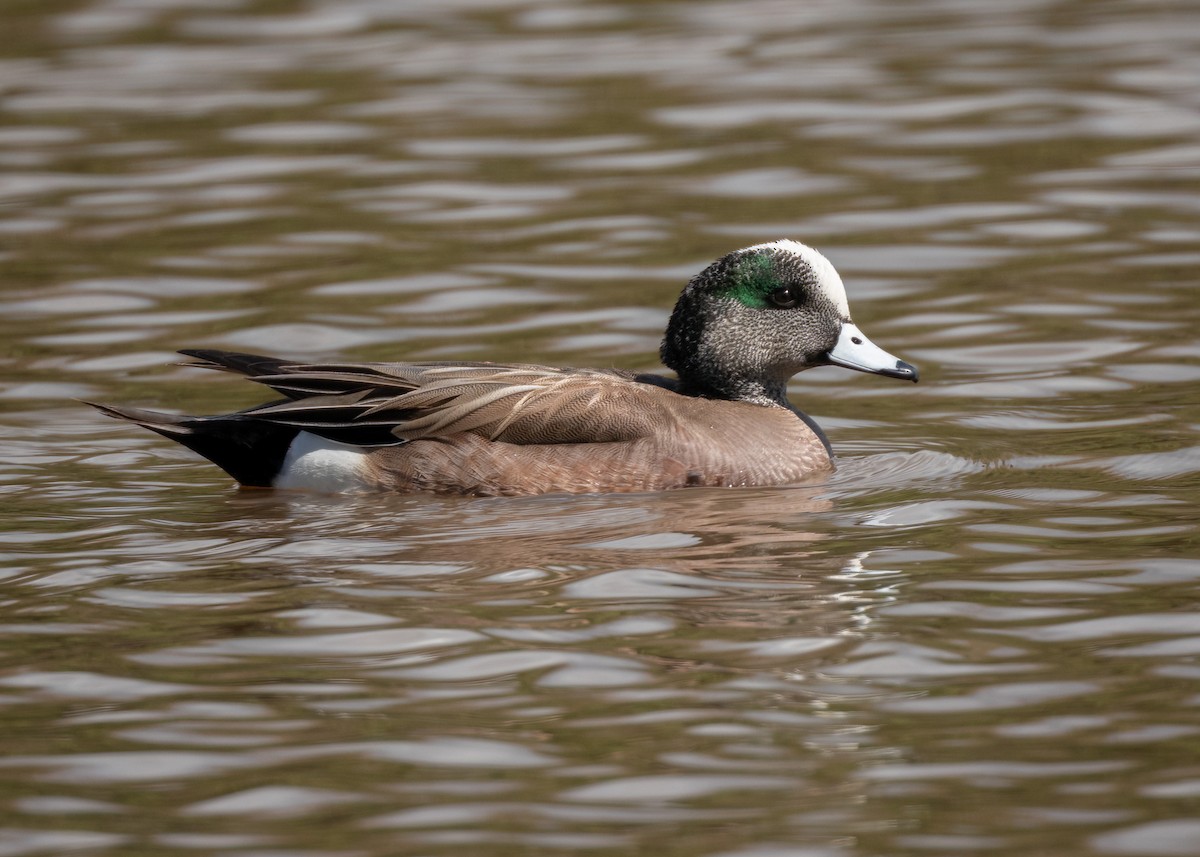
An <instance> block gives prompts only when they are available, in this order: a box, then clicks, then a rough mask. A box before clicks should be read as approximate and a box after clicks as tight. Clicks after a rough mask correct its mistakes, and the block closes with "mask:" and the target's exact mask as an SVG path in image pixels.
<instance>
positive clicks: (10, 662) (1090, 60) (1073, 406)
mask: <svg viewBox="0 0 1200 857" xmlns="http://www.w3.org/2000/svg"><path fill="white" fill-rule="evenodd" d="M0 32H2V33H3V34H4V37H3V38H0V290H2V291H0V333H2V337H3V338H2V340H0V341H2V343H3V347H2V348H0V366H2V367H3V374H2V375H0V504H2V506H0V508H3V516H2V517H0V521H2V525H0V598H2V599H3V604H4V609H3V614H2V617H0V634H2V635H3V641H4V649H3V657H4V664H3V669H2V672H0V736H2V737H0V747H2V754H0V855H26V854H29V855H40V854H55V855H57V854H77V853H78V854H89V855H91V854H95V855H121V857H124V855H169V857H175V855H188V854H215V855H230V857H282V855H288V857H291V855H304V857H334V855H337V857H342V855H354V857H360V855H361V856H362V857H375V855H378V856H379V857H384V855H394V854H428V855H441V854H454V855H460V854H471V855H497V857H501V855H517V854H521V855H524V854H539V855H541V854H546V855H550V854H554V855H558V854H575V853H579V854H587V855H608V854H611V855H626V854H653V855H681V857H682V855H686V856H687V857H891V856H892V855H923V854H931V855H932V854H938V855H941V854H953V855H966V854H975V853H981V854H988V855H998V857H1016V856H1017V855H1019V857H1064V855H1089V857H1090V855H1129V857H1140V856H1141V855H1145V857H1170V856H1171V855H1193V854H1197V853H1200V810H1198V808H1197V807H1198V806H1200V800H1198V799H1200V749H1198V748H1200V740H1198V736H1200V718H1198V716H1197V710H1198V706H1200V661H1198V657H1200V611H1198V610H1197V599H1198V596H1200V592H1198V586H1197V584H1198V581H1200V525H1198V523H1197V513H1196V509H1197V505H1198V503H1200V396H1198V394H1197V386H1198V383H1200V340H1198V339H1197V336H1196V330H1197V322H1198V319H1200V312H1198V309H1200V297H1198V293H1197V284H1196V274H1195V272H1196V269H1197V265H1198V263H1200V88H1198V87H1197V86H1196V81H1197V80H1200V59H1198V58H1200V7H1197V6H1196V5H1195V4H1186V3H1166V2H1135V0H1111V2H1106V0H1102V1H1101V2H1092V0H1063V2H1051V1H1050V0H1021V2H1015V3H1003V4H1002V3H991V4H983V3H950V2H937V0H917V2H911V3H882V2H868V1H867V0H843V2H838V3H826V2H818V3H800V2H777V0H743V2H737V3H734V2H691V3H682V2H674V3H672V2H647V3H633V2H629V3H619V2H595V3H585V2H573V0H562V2H558V3H552V2H536V0H452V1H451V2H434V1H433V0H428V2H412V3H399V2H383V0H336V2H335V0H312V2H308V3H299V2H286V0H285V2H267V0H263V2H259V3H254V2H249V0H191V2H189V0H161V2H137V0H85V1H84V2H71V3H67V2H45V3H38V4H34V3H26V2H19V3H9V4H6V5H5V6H4V7H3V8H0ZM780 237H790V238H796V239H799V240H802V241H805V242H807V243H810V244H813V245H815V246H817V247H819V248H820V249H822V250H823V251H824V252H826V254H827V255H828V256H829V257H830V258H831V259H832V260H833V261H834V263H835V264H836V265H837V266H838V268H839V270H840V271H841V272H842V275H843V278H844V279H845V281H846V283H847V286H848V290H849V292H850V300H851V305H852V307H853V309H854V312H855V320H856V321H857V322H858V323H859V325H860V326H861V327H862V328H863V329H864V330H865V331H866V332H867V333H868V334H869V335H870V336H871V337H872V338H873V339H874V340H875V341H876V342H877V343H878V344H880V345H881V346H882V347H884V348H886V349H887V350H889V351H891V352H893V353H895V354H897V355H899V356H901V357H903V358H904V359H907V360H911V361H913V362H915V363H917V364H918V365H919V366H920V367H921V370H922V383H921V384H920V385H918V386H917V387H915V388H914V387H912V386H911V385H902V384H898V383H895V382H892V381H887V380H886V379H878V378H870V377H866V376H862V375H855V374H852V373H849V372H845V371H842V370H836V369H823V370H815V371H812V372H809V373H806V374H805V375H803V376H802V377H801V378H799V379H798V380H797V381H796V382H795V384H794V386H793V397H794V400H795V401H796V403H797V404H798V405H800V406H801V407H802V408H803V409H805V410H806V411H808V412H810V413H812V414H813V415H814V416H815V417H816V418H817V419H818V420H819V421H820V422H821V424H822V425H823V426H824V427H825V428H826V429H827V431H828V433H829V435H830V437H831V440H832V441H833V444H834V446H835V449H836V450H837V451H838V452H839V454H840V456H841V468H840V470H839V471H838V473H837V474H836V475H835V476H834V477H833V478H832V480H831V481H830V482H829V484H828V485H826V486H822V487H819V488H804V489H756V490H741V491H709V490H694V491H684V492H676V493H670V494H662V495H637V496H585V497H567V498H564V497H540V498H531V499H523V500H478V499H448V498H430V497H420V496H374V497H314V496H305V495H290V496H289V495H283V494H272V493H270V492H261V491H255V492H249V491H247V492H239V491H237V490H234V489H233V488H232V487H231V486H230V484H229V481H228V479H226V478H225V477H224V476H223V474H221V473H220V472H219V471H216V470H215V469H214V468H212V467H211V466H209V465H207V464H205V463H203V462H201V461H199V460H198V459H196V458H194V457H193V456H191V455H190V454H189V453H187V452H186V451H185V450H183V449H181V448H178V447H175V446H173V445H170V444H168V443H167V442H165V441H162V440H160V439H158V438H155V437H154V436H151V435H149V434H146V433H143V432H138V431H137V430H136V429H134V428H132V427H129V426H125V425H120V424H117V423H114V422H112V421H109V420H105V419H104V418H103V417H101V416H99V415H97V414H95V413H92V412H90V411H89V410H87V409H85V408H83V407H82V406H80V405H78V404H76V403H75V402H74V399H75V398H79V397H82V398H91V399H99V400H104V401H113V402H125V403H131V404H139V405H147V406H155V405H157V406H162V407H166V408H173V409H179V410H190V411H195V412H214V411H219V410H225V409H232V408H234V407H238V406H243V405H246V404H249V403H251V402H253V401H256V396H258V395H259V394H258V392H257V391H256V390H255V389H254V388H253V385H250V384H245V383H239V382H237V381H236V380H235V379H232V378H230V377H227V376H220V375H216V374H213V373H199V372H194V371H190V370H186V369H182V368H179V367H174V366H172V365H171V363H172V361H173V360H174V359H175V358H174V357H173V351H174V349H176V348H179V347H199V346H212V347H227V348H237V349H245V350H259V351H264V352H268V353H281V354H285V355H292V356H301V357H309V356H313V357H316V356H320V357H329V356H333V355H337V356H341V357H353V358H359V359H364V358H365V359H404V358H418V357H419V358H444V357H451V356H453V357H458V356H461V357H466V358H471V359H496V360H521V361H529V362H548V363H554V364H562V365H600V366H622V367H628V368H649V367H653V366H655V365H656V362H657V361H656V356H655V355H656V350H657V343H658V337H659V333H660V331H661V329H662V326H663V324H664V322H665V320H666V312H667V309H668V308H669V307H670V305H671V304H672V302H673V300H674V297H675V294H676V293H677V291H678V289H679V287H680V286H681V284H682V283H683V282H684V281H685V280H686V278H687V277H688V276H689V275H690V274H691V273H694V272H695V271H696V270H698V269H699V268H700V267H701V266H702V265H704V264H705V263H706V262H708V261H710V260H711V259H713V258H715V257H717V256H720V255H722V254H724V253H726V252H728V251H729V250H731V249H733V248H736V247H739V246H744V245H747V244H752V243H757V242H760V241H766V240H773V239H776V238H780Z"/></svg>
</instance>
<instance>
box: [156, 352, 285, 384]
mask: <svg viewBox="0 0 1200 857" xmlns="http://www.w3.org/2000/svg"><path fill="white" fill-rule="evenodd" d="M179 353H180V354H182V355H184V356H185V357H191V358H194V359H195V360H196V362H195V363H185V364H183V365H185V366H196V367H198V368H201V369H221V370H224V371H226V372H237V373H239V374H241V375H245V376H247V377H248V378H254V377H257V376H258V375H278V374H280V367H282V366H289V365H291V364H293V363H295V361H294V360H281V359H280V358H278V357H264V356H263V355H261V354H246V353H244V352H241V351H220V350H218V349H216V348H186V349H181V350H180V352H179Z"/></svg>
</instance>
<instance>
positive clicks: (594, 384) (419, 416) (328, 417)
mask: <svg viewBox="0 0 1200 857" xmlns="http://www.w3.org/2000/svg"><path fill="white" fill-rule="evenodd" d="M189 356H192V357H196V358H199V359H200V360H201V361H202V363H200V364H197V365H204V366H207V367H211V368H222V369H226V370H230V371H239V372H242V373H243V374H245V375H247V376H248V377H250V378H251V380H253V381H256V382H258V383H260V384H264V385H265V386H267V387H270V388H271V389H273V390H275V391H276V392H278V393H280V394H282V395H284V396H286V397H287V398H286V400H284V401H281V402H275V403H271V404H268V405H263V406H261V407H258V408H254V409H252V410H251V411H250V412H248V415H253V416H254V417H255V418H257V419H262V420H265V421H268V422H273V423H279V424H283V425H288V426H293V427H296V428H301V429H303V430H306V431H312V432H314V433H316V434H320V435H322V436H325V437H329V438H332V439H335V440H341V441H344V442H347V443H355V444H359V445H365V446H373V445H384V444H395V443H402V442H405V441H412V440H419V439H427V438H441V437H449V436H451V435H461V434H473V435H477V436H480V437H483V438H487V439H489V440H495V441H501V442H505V443H514V444H523V445H524V444H562V443H610V442H620V441H634V440H638V439H641V438H647V437H650V436H653V435H654V434H655V433H656V432H659V431H662V430H663V428H664V426H669V425H671V424H673V423H674V417H673V416H672V408H671V407H670V403H669V400H671V399H674V398H675V396H676V394H675V393H673V392H670V390H669V389H668V387H667V384H668V383H669V382H663V381H662V379H658V378H653V377H647V378H646V380H645V382H643V380H642V379H641V378H638V379H636V380H635V377H634V376H632V375H629V374H627V373H622V372H619V371H604V370H599V369H560V368H556V367H551V366H533V365H528V364H519V363H509V364H503V363H502V364H494V363H442V362H430V363H299V362H288V361H284V360H278V359H275V358H267V357H258V356H255V355H243V354H228V353H226V352H218V351H203V352H191V353H190V354H189Z"/></svg>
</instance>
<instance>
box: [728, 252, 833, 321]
mask: <svg viewBox="0 0 1200 857" xmlns="http://www.w3.org/2000/svg"><path fill="white" fill-rule="evenodd" d="M768 248H770V249H773V250H782V251H784V252H785V253H794V254H795V255H797V256H799V257H800V258H802V259H803V260H804V261H805V262H807V263H808V266H809V267H810V268H812V270H813V273H814V274H816V275H817V287H818V288H819V289H820V290H821V291H822V292H824V293H825V296H826V297H827V298H829V300H830V301H831V302H832V303H833V305H834V306H835V307H837V311H838V314H839V315H841V317H842V318H849V317H850V303H849V301H847V300H846V287H845V286H844V285H843V284H842V275H841V274H839V273H838V272H837V268H835V267H833V263H832V262H830V261H829V260H828V259H826V258H825V257H824V256H822V255H821V254H820V253H819V252H818V251H817V250H814V249H813V248H812V247H809V246H808V245H807V244H801V243H800V242H799V241H792V240H791V239H789V238H783V239H781V240H779V241H768V242H767V243H766V244H755V245H754V246H753V247H747V248H745V249H747V250H765V249H768Z"/></svg>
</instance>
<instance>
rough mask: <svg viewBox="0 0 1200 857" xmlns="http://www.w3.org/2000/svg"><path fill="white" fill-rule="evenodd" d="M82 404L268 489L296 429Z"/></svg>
mask: <svg viewBox="0 0 1200 857" xmlns="http://www.w3.org/2000/svg"><path fill="white" fill-rule="evenodd" d="M243 356H250V355H243ZM266 359H269V358H266ZM84 404H88V405H91V406H92V407H93V408H96V409H97V410H98V411H100V412H101V413H102V414H106V415H107V416H110V417H114V418H116V419H120V420H128V421H129V422H132V423H136V424H137V425H140V426H142V427H143V428H147V429H150V431H153V432H157V433H158V434H161V435H162V436H163V437H168V438H170V439H171V440H173V441H176V442H178V443H181V444H183V445H184V446H186V447H187V448H188V449H190V450H192V451H193V452H198V453H199V454H200V455H203V456H204V457H205V458H207V459H208V460H209V461H211V462H212V463H213V464H215V465H217V466H218V467H220V468H221V469H222V470H224V471H225V472H226V473H228V474H229V475H230V476H232V477H233V478H234V479H236V480H237V481H238V482H239V483H241V484H242V485H252V486H258V487H263V488H269V487H270V486H271V483H272V482H273V481H274V479H275V477H276V476H277V475H278V474H279V470H280V468H281V467H283V460H284V457H285V456H286V455H287V451H288V447H289V446H291V443H292V441H293V440H294V439H295V437H296V435H297V434H298V433H299V430H298V429H296V428H293V427H291V426H285V425H277V424H275V423H269V422H265V421H263V420H256V419H253V418H252V417H248V416H246V415H244V414H226V415H223V416H215V417H189V416H182V415H179V414H164V413H160V412H158V411H147V410H143V409H141V408H126V407H114V406H112V405H101V404H98V403H96V402H85V403H84Z"/></svg>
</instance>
